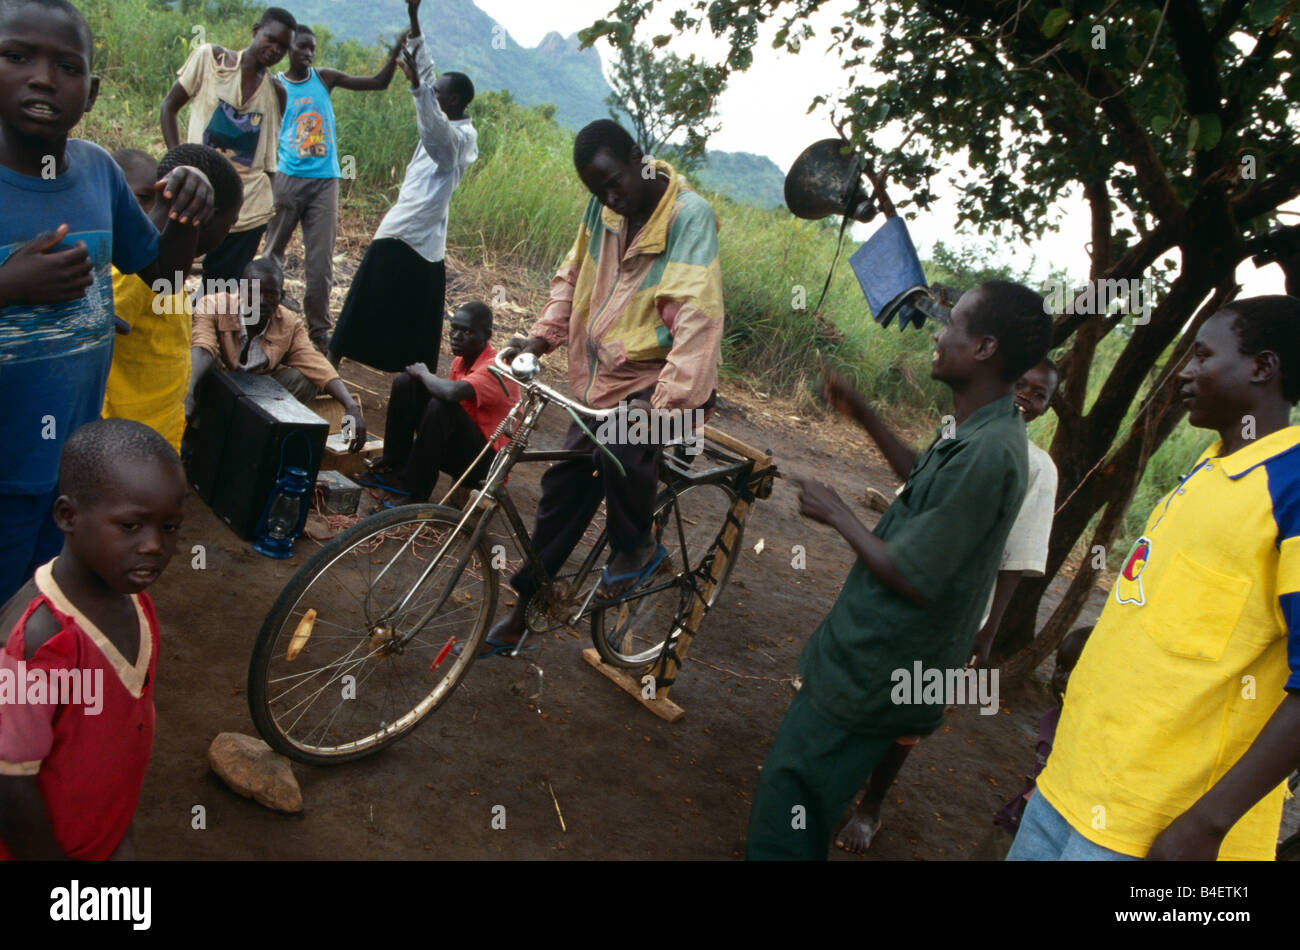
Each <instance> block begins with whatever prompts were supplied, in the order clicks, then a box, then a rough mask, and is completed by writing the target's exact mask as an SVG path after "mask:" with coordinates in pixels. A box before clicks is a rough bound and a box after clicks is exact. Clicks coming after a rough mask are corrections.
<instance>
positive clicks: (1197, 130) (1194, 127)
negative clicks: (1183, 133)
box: [1187, 115, 1201, 151]
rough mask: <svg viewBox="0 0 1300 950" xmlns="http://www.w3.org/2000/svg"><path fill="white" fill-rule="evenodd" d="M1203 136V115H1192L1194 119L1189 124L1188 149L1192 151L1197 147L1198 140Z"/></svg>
mask: <svg viewBox="0 0 1300 950" xmlns="http://www.w3.org/2000/svg"><path fill="white" fill-rule="evenodd" d="M1200 137H1201V117H1200V116H1199V115H1194V116H1192V121H1191V122H1189V123H1188V124H1187V149H1188V151H1191V150H1192V149H1194V148H1196V141H1197V139H1199V138H1200Z"/></svg>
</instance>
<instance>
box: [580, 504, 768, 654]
mask: <svg viewBox="0 0 1300 950" xmlns="http://www.w3.org/2000/svg"><path fill="white" fill-rule="evenodd" d="M735 498H736V495H735V493H734V492H733V491H732V490H731V489H730V488H729V487H728V486H727V485H724V484H722V483H720V482H715V483H709V482H705V483H699V484H694V485H688V486H687V487H685V488H683V489H682V490H680V491H678V492H677V493H675V494H674V493H673V492H672V491H669V490H665V491H663V492H661V493H660V494H659V497H658V499H656V501H655V512H654V517H653V520H652V522H651V524H652V526H653V530H654V534H655V539H656V540H657V541H659V543H661V544H663V545H664V546H665V547H666V548H668V559H667V563H669V564H670V565H672V566H670V568H669V570H674V571H675V574H674V576H675V578H676V583H675V584H674V585H672V586H670V587H667V588H665V589H664V590H661V591H658V592H656V593H653V594H649V595H646V596H643V597H639V598H635V599H632V600H629V601H626V602H624V603H622V604H618V605H616V606H613V607H606V608H603V609H597V610H595V611H593V612H592V614H591V638H592V642H593V643H594V644H595V647H596V651H597V652H598V653H599V654H600V657H601V659H602V660H604V661H605V662H606V663H608V664H610V665H611V666H617V667H620V668H622V669H628V670H634V669H642V668H645V667H648V666H649V665H650V664H652V663H654V662H655V661H656V660H658V659H659V656H660V654H661V653H662V652H663V648H664V642H665V641H666V640H667V639H668V637H669V636H671V634H672V632H673V625H674V622H675V621H676V619H677V616H678V614H679V613H680V612H682V611H683V609H685V610H689V607H690V603H689V601H690V598H692V597H694V596H695V595H694V593H693V592H692V591H691V589H690V587H689V586H688V583H687V580H686V575H687V574H690V573H693V572H695V571H697V570H699V569H700V568H701V567H702V566H703V561H704V558H705V556H706V555H707V553H708V551H709V550H710V548H712V547H713V544H714V541H715V540H716V539H717V538H718V536H719V534H720V532H721V530H722V527H723V526H725V524H726V521H725V518H726V513H727V512H728V511H730V510H731V506H732V504H733V503H734V502H735ZM674 509H676V510H677V511H680V512H681V513H682V521H683V528H684V529H685V531H686V534H687V540H686V553H687V556H688V559H689V564H688V565H686V568H685V569H681V568H680V567H677V562H680V560H681V546H680V544H679V542H678V538H679V537H680V534H679V531H678V525H677V516H676V512H675V511H674ZM700 525H708V526H710V527H711V526H714V525H716V526H718V527H716V528H711V530H704V531H692V528H693V527H697V526H700ZM744 534H745V529H744V525H743V524H742V525H741V526H740V528H739V530H738V531H737V533H736V541H735V544H733V545H732V548H731V551H730V552H724V551H723V550H722V549H721V548H716V549H715V553H714V556H715V557H720V558H724V559H725V560H724V562H723V565H722V573H721V574H720V575H719V577H718V583H717V585H716V586H715V587H714V588H713V591H712V593H711V594H710V595H709V597H708V599H707V604H708V606H709V607H710V608H712V607H713V605H714V604H715V603H717V600H718V597H720V596H721V594H722V591H723V589H724V588H725V587H726V586H727V580H728V579H729V578H730V577H731V571H732V568H734V567H735V564H736V560H737V559H738V556H739V551H740V546H741V544H742V543H743V542H744ZM665 539H667V540H665ZM664 579H665V578H664V570H663V569H662V568H661V570H660V572H659V573H658V574H656V575H655V577H654V578H652V579H651V580H650V581H649V582H648V583H649V585H650V586H652V587H653V586H655V585H657V584H662V583H663V582H664Z"/></svg>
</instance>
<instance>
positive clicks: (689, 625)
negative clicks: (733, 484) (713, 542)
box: [653, 498, 749, 696]
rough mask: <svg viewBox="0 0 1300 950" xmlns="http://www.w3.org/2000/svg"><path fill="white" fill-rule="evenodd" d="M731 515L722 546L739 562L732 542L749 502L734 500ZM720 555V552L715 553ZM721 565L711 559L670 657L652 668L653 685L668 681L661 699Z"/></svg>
mask: <svg viewBox="0 0 1300 950" xmlns="http://www.w3.org/2000/svg"><path fill="white" fill-rule="evenodd" d="M731 512H732V514H733V515H735V518H736V522H738V523H733V522H731V521H728V522H727V526H726V528H725V529H723V532H722V543H723V545H725V546H726V548H727V550H728V551H730V552H731V557H732V558H735V559H736V560H739V559H740V551H739V550H737V548H736V541H737V538H738V536H739V534H740V529H741V527H743V526H744V523H745V521H746V520H748V518H749V502H747V501H745V499H743V498H737V499H736V500H735V502H733V503H732V506H731ZM719 553H721V552H719ZM723 567H724V564H723V560H722V558H720V557H715V558H714V559H713V563H712V564H711V565H710V567H709V576H708V577H707V578H706V579H705V581H704V583H703V584H701V585H700V587H701V590H700V596H698V597H696V598H695V600H694V603H693V604H692V606H691V612H690V613H689V614H688V615H687V617H686V622H685V623H684V624H683V625H682V631H681V633H680V635H679V636H678V638H677V642H676V643H675V644H674V645H673V655H672V656H664V657H661V658H660V659H659V660H658V662H657V663H656V664H655V666H654V667H653V672H654V677H655V681H656V682H658V681H663V680H667V681H668V684H669V685H668V686H667V687H664V688H661V689H660V690H659V692H660V694H661V695H664V696H667V694H668V690H669V689H671V688H672V684H673V683H674V682H675V681H676V679H677V673H678V671H679V670H680V669H681V667H682V662H683V661H684V660H685V659H686V654H687V653H689V652H690V649H691V641H693V640H694V639H695V634H696V633H698V632H699V629H700V624H701V623H703V622H704V617H705V607H704V605H705V603H706V602H707V601H708V600H709V598H710V597H712V596H713V591H714V589H715V588H716V587H717V586H718V578H719V577H720V576H721V574H722V570H723Z"/></svg>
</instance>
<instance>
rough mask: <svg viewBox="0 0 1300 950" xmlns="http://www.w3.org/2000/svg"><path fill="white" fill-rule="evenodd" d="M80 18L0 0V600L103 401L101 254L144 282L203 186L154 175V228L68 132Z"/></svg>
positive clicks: (38, 539) (83, 54) (71, 11)
mask: <svg viewBox="0 0 1300 950" xmlns="http://www.w3.org/2000/svg"><path fill="white" fill-rule="evenodd" d="M93 51H94V42H93V38H92V37H91V34H90V28H89V27H88V26H87V25H86V20H85V18H84V17H83V16H82V15H81V13H80V12H79V11H78V10H77V8H76V7H75V6H73V5H72V4H71V3H68V2H66V0H44V2H40V3H37V2H22V0H7V2H5V3H4V4H3V5H0V209H3V211H2V212H0V377H3V379H4V383H3V385H0V418H3V419H4V420H5V431H6V432H7V434H8V442H7V443H6V446H5V452H4V453H3V456H2V457H0V600H7V599H8V598H9V597H10V596H12V595H13V593H14V592H15V591H16V590H18V588H20V587H21V586H22V585H23V584H24V583H25V582H26V581H27V579H28V578H30V577H31V576H32V573H33V572H34V571H35V570H36V568H37V566H39V565H40V564H43V563H45V562H46V561H48V560H49V559H50V558H52V557H53V556H54V555H55V554H56V553H57V552H58V550H59V545H60V544H61V543H62V536H61V535H60V533H59V531H58V528H57V527H55V525H54V522H53V521H52V520H51V518H50V512H51V510H52V509H53V507H54V498H55V482H56V478H57V473H58V462H59V452H60V450H61V449H62V448H63V443H64V440H66V439H67V437H68V435H69V433H71V432H72V431H74V430H75V429H77V428H78V427H79V426H81V425H83V424H84V423H86V422H89V421H90V420H92V419H98V418H99V415H100V412H101V410H102V409H103V407H104V384H105V381H106V379H107V378H108V369H109V364H110V362H111V360H112V352H113V335H114V334H113V328H114V318H113V283H112V277H111V275H110V273H109V268H110V265H114V264H115V265H117V267H118V269H119V270H121V271H122V272H123V273H127V274H135V273H139V274H140V275H141V277H142V278H143V279H144V280H145V281H146V282H148V283H151V284H152V283H153V281H154V280H156V279H158V278H160V277H166V276H168V275H170V274H172V273H174V272H175V271H176V270H178V269H182V270H183V269H184V268H186V267H188V266H189V263H190V261H191V260H192V259H193V257H194V248H195V244H196V241H197V240H198V227H196V226H195V225H198V224H203V223H206V222H207V221H208V219H209V218H210V217H211V214H212V187H211V185H210V184H209V183H208V180H207V178H206V177H205V176H204V175H203V173H202V172H200V171H198V170H197V169H194V168H189V167H181V168H176V169H174V170H173V171H172V172H171V173H170V174H168V176H167V178H166V180H164V181H159V182H155V183H154V190H155V191H158V192H161V194H162V197H163V198H164V199H165V200H166V201H168V202H169V209H168V214H167V221H166V224H165V226H164V228H163V232H162V234H161V236H160V235H159V233H158V231H157V229H156V228H155V227H154V226H153V225H152V224H151V223H150V221H149V218H148V217H146V215H145V213H144V212H143V211H142V210H141V209H140V205H139V204H138V203H137V202H136V200H135V198H134V197H133V196H132V194H131V190H130V189H129V188H128V187H127V185H126V181H125V180H124V179H123V177H122V171H121V169H119V168H118V167H117V165H115V164H114V163H113V160H112V159H111V158H110V157H109V156H108V153H107V152H105V151H104V150H103V149H101V148H100V147H99V146H97V145H93V144H91V143H89V142H84V141H80V140H78V139H69V137H68V133H69V132H70V131H71V130H72V128H73V127H74V126H76V124H77V123H78V122H79V121H80V120H81V117H82V115H83V114H84V113H85V112H86V111H87V110H88V109H89V108H90V107H91V105H92V103H94V101H95V97H96V95H97V94H98V92H99V80H98V78H97V77H95V76H93V75H92V73H91V67H92V61H91V59H92V56H93Z"/></svg>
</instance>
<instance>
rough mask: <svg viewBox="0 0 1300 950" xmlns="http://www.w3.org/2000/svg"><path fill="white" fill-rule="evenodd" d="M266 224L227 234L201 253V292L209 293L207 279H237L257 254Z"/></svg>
mask: <svg viewBox="0 0 1300 950" xmlns="http://www.w3.org/2000/svg"><path fill="white" fill-rule="evenodd" d="M265 233H266V225H265V224H263V225H262V226H261V227H256V228H252V229H250V230H248V231H236V232H234V233H231V234H227V235H226V238H225V240H224V241H222V242H221V243H220V244H218V245H217V246H216V247H214V248H213V249H212V250H210V251H208V253H206V254H204V255H203V293H205V294H206V293H209V291H208V281H211V280H239V279H240V278H242V277H243V276H244V268H245V267H247V266H248V265H249V264H250V263H251V262H252V260H253V258H254V257H256V256H257V246H258V245H259V244H261V243H262V235H264V234H265Z"/></svg>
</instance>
